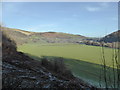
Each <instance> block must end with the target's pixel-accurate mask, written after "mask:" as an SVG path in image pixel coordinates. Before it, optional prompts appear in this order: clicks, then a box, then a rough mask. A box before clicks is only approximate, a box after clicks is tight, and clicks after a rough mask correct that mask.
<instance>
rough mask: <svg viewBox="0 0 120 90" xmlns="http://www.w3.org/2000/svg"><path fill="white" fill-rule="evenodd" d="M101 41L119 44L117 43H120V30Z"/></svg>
mask: <svg viewBox="0 0 120 90" xmlns="http://www.w3.org/2000/svg"><path fill="white" fill-rule="evenodd" d="M100 41H104V42H109V43H112V42H117V41H119V42H120V30H118V31H116V32H113V33H111V34H109V35H106V36H105V37H103V38H101V40H100Z"/></svg>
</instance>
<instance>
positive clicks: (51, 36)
mask: <svg viewBox="0 0 120 90" xmlns="http://www.w3.org/2000/svg"><path fill="white" fill-rule="evenodd" d="M2 31H4V32H5V33H6V34H7V35H8V36H9V37H10V38H12V39H13V40H14V41H15V42H16V43H17V44H24V43H76V42H78V41H81V40H84V39H86V38H87V37H84V36H81V35H73V34H67V33H59V32H43V33H41V32H28V31H24V30H19V29H12V28H6V27H2Z"/></svg>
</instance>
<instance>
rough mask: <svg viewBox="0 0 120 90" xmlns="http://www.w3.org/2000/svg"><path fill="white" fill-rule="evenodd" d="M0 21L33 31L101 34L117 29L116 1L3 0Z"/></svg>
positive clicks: (91, 35)
mask: <svg viewBox="0 0 120 90" xmlns="http://www.w3.org/2000/svg"><path fill="white" fill-rule="evenodd" d="M2 7H3V13H2V14H3V15H2V16H3V17H2V23H4V25H5V26H7V27H10V28H18V29H23V30H27V31H34V32H47V31H54V32H64V33H72V34H80V35H84V36H88V37H102V36H104V35H106V34H109V33H111V32H114V31H117V30H118V3H117V2H111V3H110V2H96V3H95V2H56V3H55V2H45V3H43V2H6V3H3V6H2Z"/></svg>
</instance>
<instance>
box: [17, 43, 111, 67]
mask: <svg viewBox="0 0 120 90" xmlns="http://www.w3.org/2000/svg"><path fill="white" fill-rule="evenodd" d="M18 50H19V51H22V52H25V53H29V54H31V55H34V56H38V57H41V56H57V57H64V58H70V59H77V60H83V61H86V62H91V63H95V64H101V59H102V57H101V56H102V52H101V47H98V46H88V45H79V44H24V45H22V46H19V47H18ZM104 50H105V58H106V63H107V66H110V67H112V54H113V52H112V51H113V50H112V49H111V48H104Z"/></svg>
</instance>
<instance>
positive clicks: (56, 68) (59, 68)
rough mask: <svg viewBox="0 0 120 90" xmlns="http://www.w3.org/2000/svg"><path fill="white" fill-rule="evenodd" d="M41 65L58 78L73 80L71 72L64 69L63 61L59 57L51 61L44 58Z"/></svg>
mask: <svg viewBox="0 0 120 90" xmlns="http://www.w3.org/2000/svg"><path fill="white" fill-rule="evenodd" d="M41 65H42V66H44V67H46V68H47V69H49V70H51V71H53V72H55V73H56V74H58V75H59V76H62V77H65V78H68V79H71V78H73V75H72V73H71V71H70V70H68V69H67V68H66V66H65V64H64V60H63V58H61V57H58V58H53V60H48V59H47V58H46V57H43V58H42V60H41Z"/></svg>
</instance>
